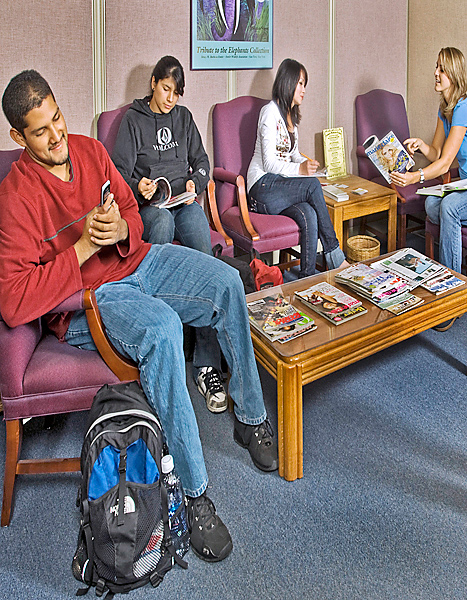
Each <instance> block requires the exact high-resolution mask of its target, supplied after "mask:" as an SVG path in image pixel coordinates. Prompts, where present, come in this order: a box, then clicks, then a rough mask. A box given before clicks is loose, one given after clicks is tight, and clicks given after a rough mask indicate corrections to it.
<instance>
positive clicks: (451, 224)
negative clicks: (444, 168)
mask: <svg viewBox="0 0 467 600" xmlns="http://www.w3.org/2000/svg"><path fill="white" fill-rule="evenodd" d="M425 210H426V214H427V215H428V218H429V219H430V221H431V222H432V223H434V224H435V225H439V262H440V263H441V264H443V265H445V266H446V267H448V268H449V269H452V270H453V271H456V272H457V273H460V272H461V268H462V231H461V228H462V226H463V225H464V226H465V225H467V192H450V193H449V194H446V196H444V197H443V198H440V197H439V196H428V197H427V198H426V200H425Z"/></svg>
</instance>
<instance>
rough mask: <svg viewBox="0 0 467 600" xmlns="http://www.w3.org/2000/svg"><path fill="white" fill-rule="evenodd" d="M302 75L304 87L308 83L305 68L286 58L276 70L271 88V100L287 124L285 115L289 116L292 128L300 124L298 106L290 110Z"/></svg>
mask: <svg viewBox="0 0 467 600" xmlns="http://www.w3.org/2000/svg"><path fill="white" fill-rule="evenodd" d="M302 73H303V75H304V77H305V86H306V84H307V83H308V73H307V72H306V69H305V67H304V66H303V65H302V64H301V63H299V62H298V61H296V60H293V59H292V58H286V59H284V60H283V61H282V62H281V64H280V66H279V68H278V69H277V73H276V78H275V79H274V84H273V86H272V99H273V100H274V101H275V102H277V105H278V106H279V110H280V112H281V115H282V118H283V119H284V121H285V122H286V123H287V115H288V114H290V118H291V120H292V125H293V126H294V127H296V126H297V125H298V124H299V123H300V119H301V115H300V107H299V106H297V105H295V106H294V107H293V108H292V101H293V97H294V94H295V88H296V87H297V83H298V81H299V79H300V75H301V74H302Z"/></svg>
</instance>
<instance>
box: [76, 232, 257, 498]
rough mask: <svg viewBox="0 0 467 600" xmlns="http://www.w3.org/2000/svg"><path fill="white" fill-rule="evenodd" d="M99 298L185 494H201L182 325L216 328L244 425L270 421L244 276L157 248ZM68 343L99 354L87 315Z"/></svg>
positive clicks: (80, 316) (207, 259) (181, 250)
mask: <svg viewBox="0 0 467 600" xmlns="http://www.w3.org/2000/svg"><path fill="white" fill-rule="evenodd" d="M96 298H97V302H98V305H99V309H100V312H101V315H102V319H103V321H104V325H105V327H106V331H107V334H108V335H109V338H110V339H111V341H112V343H113V344H114V346H115V347H116V348H117V350H119V351H120V352H122V353H123V354H124V355H126V356H129V357H130V358H132V359H133V360H134V361H136V363H137V364H138V367H139V371H140V378H141V385H142V387H143V390H144V392H145V394H146V397H147V399H148V401H149V403H150V404H151V405H152V406H153V407H154V409H155V410H156V412H157V414H158V415H159V418H160V420H161V422H162V426H163V428H164V432H165V435H166V438H167V443H168V445H169V448H170V452H171V454H172V455H173V457H174V462H175V465H176V468H177V471H178V473H179V475H180V478H181V480H182V483H183V487H184V489H185V492H186V494H187V495H189V496H199V495H200V494H202V493H203V491H204V490H205V489H206V486H207V480H208V479H207V473H206V467H205V464H204V458H203V451H202V448H201V441H200V438H199V432H198V425H197V422H196V417H195V414H194V411H193V405H192V403H191V399H190V396H189V394H188V389H187V386H186V377H185V359H184V355H183V339H182V323H187V324H189V325H193V326H194V327H213V328H214V329H215V331H216V333H217V339H218V340H219V344H220V346H221V348H222V352H223V353H224V356H225V358H226V360H227V364H228V366H229V369H230V372H231V379H230V386H229V389H230V394H231V396H232V398H233V400H234V405H235V406H234V410H235V415H236V417H237V418H238V420H239V421H241V422H243V423H247V424H249V425H258V424H259V423H262V422H263V421H264V419H265V418H266V409H265V407H264V402H263V395H262V391H261V383H260V380H259V376H258V370H257V368H256V362H255V357H254V353H253V346H252V343H251V337H250V326H249V322H248V313H247V308H246V302H245V292H244V290H243V285H242V282H241V280H240V277H239V275H238V272H237V271H236V270H235V269H233V268H231V267H229V266H228V265H226V264H225V263H223V262H222V261H220V260H217V259H215V258H213V257H212V256H208V255H206V254H202V253H199V252H195V251H194V250H192V249H191V248H185V247H183V246H174V245H172V244H164V245H156V246H152V248H151V250H150V251H149V252H148V254H147V255H146V257H145V258H144V260H143V261H142V262H141V264H140V265H139V267H138V268H137V269H136V270H135V271H134V273H132V274H131V275H129V276H128V277H125V278H124V279H122V280H121V281H113V282H110V283H105V284H104V285H102V286H100V287H99V288H98V289H97V290H96ZM66 341H67V342H68V343H69V344H72V345H73V346H79V347H82V348H85V349H88V350H89V349H95V346H94V343H93V341H92V338H91V334H90V332H89V328H88V325H87V321H86V317H85V314H84V312H83V311H78V312H76V313H75V314H74V315H73V317H72V320H71V323H70V326H69V329H68V331H67V334H66Z"/></svg>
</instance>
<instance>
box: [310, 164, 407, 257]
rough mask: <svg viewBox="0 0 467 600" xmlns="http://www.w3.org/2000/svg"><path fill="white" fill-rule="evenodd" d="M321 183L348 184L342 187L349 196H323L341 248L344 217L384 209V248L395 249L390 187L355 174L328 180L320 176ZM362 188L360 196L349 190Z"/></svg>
mask: <svg viewBox="0 0 467 600" xmlns="http://www.w3.org/2000/svg"><path fill="white" fill-rule="evenodd" d="M320 181H321V182H322V183H331V184H333V185H335V184H336V183H343V184H344V185H346V186H348V187H347V188H346V189H345V190H343V191H345V192H347V193H348V194H349V199H348V200H344V201H342V202H337V200H333V199H331V198H328V196H326V195H325V196H324V199H325V200H326V205H327V207H328V210H329V216H330V217H331V222H332V224H333V226H334V230H335V232H336V235H337V239H338V240H339V244H340V246H341V248H342V250H344V252H345V242H346V241H347V238H348V237H349V236H348V221H349V220H350V219H356V218H358V217H366V216H368V215H373V214H375V213H379V212H384V211H387V213H388V246H387V251H388V252H393V251H394V250H395V249H396V234H397V194H396V192H395V190H393V189H392V188H387V187H384V186H382V185H379V184H377V183H373V182H372V181H367V180H366V179H362V178H361V177H358V176H357V175H346V176H345V177H339V178H338V179H333V180H332V181H330V180H327V179H323V178H320ZM357 188H363V189H365V190H368V192H367V193H366V194H364V195H363V196H359V195H358V194H353V193H352V192H353V190H356V189H357Z"/></svg>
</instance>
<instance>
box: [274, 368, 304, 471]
mask: <svg viewBox="0 0 467 600" xmlns="http://www.w3.org/2000/svg"><path fill="white" fill-rule="evenodd" d="M277 422H278V425H277V429H278V431H277V439H278V446H279V475H280V476H281V477H284V478H285V479H286V480H287V481H294V480H295V479H299V478H301V477H303V404H302V367H301V365H294V366H287V365H284V364H283V363H279V364H278V365H277Z"/></svg>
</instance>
